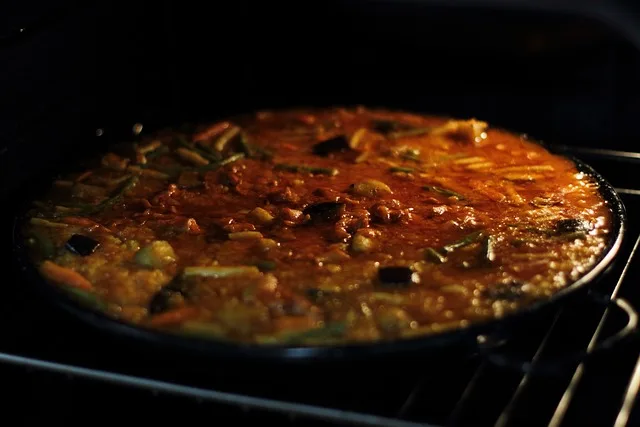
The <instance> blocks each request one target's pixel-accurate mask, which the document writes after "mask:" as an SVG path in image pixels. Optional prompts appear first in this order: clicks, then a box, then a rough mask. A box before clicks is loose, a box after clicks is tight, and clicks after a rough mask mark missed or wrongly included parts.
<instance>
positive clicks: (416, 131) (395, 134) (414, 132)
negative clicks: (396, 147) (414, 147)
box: [387, 127, 432, 139]
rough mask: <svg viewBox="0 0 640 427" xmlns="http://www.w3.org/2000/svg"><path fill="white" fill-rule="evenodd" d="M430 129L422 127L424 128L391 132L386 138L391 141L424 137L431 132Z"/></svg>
mask: <svg viewBox="0 0 640 427" xmlns="http://www.w3.org/2000/svg"><path fill="white" fill-rule="evenodd" d="M431 130H432V128H430V127H424V128H414V129H408V130H400V131H397V132H391V133H389V134H388V135H387V136H388V137H389V138H391V139H399V138H407V137H411V136H421V135H426V134H428V133H429V132H431Z"/></svg>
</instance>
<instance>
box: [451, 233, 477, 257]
mask: <svg viewBox="0 0 640 427" xmlns="http://www.w3.org/2000/svg"><path fill="white" fill-rule="evenodd" d="M482 237H484V233H483V232H482V231H475V232H473V233H471V234H469V235H467V236H465V237H463V238H462V239H460V240H457V241H455V242H453V243H449V244H448V245H445V246H443V248H442V250H443V251H445V252H446V253H449V252H453V251H454V250H456V249H458V248H462V247H464V246H467V245H471V244H473V243H476V242H479V241H480V239H482Z"/></svg>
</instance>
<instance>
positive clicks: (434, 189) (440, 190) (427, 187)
mask: <svg viewBox="0 0 640 427" xmlns="http://www.w3.org/2000/svg"><path fill="white" fill-rule="evenodd" d="M422 189H423V190H427V191H432V192H434V193H438V194H442V195H443V196H447V197H452V196H453V197H457V198H458V199H460V200H466V198H465V197H464V196H463V195H462V194H460V193H456V192H455V191H451V190H447V189H446V188H442V187H436V186H434V185H423V186H422Z"/></svg>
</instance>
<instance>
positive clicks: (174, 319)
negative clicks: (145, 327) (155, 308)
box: [149, 307, 198, 326]
mask: <svg viewBox="0 0 640 427" xmlns="http://www.w3.org/2000/svg"><path fill="white" fill-rule="evenodd" d="M197 316H198V310H197V309H196V308H195V307H180V308H176V309H175V310H171V311H167V312H164V313H161V314H157V315H155V316H153V317H152V318H151V319H149V325H150V326H170V325H179V324H180V323H182V322H185V321H187V320H190V319H193V318H195V317H197Z"/></svg>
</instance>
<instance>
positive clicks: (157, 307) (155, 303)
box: [149, 276, 188, 314]
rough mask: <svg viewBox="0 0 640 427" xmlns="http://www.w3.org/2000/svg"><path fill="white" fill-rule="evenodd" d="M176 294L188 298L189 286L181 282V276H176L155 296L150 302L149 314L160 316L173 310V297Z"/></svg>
mask: <svg viewBox="0 0 640 427" xmlns="http://www.w3.org/2000/svg"><path fill="white" fill-rule="evenodd" d="M176 294H180V295H182V296H183V297H184V298H187V297H188V293H187V285H186V283H185V282H184V281H183V280H181V278H180V276H176V277H175V278H174V279H173V280H172V281H171V282H169V283H168V284H167V285H165V286H163V287H162V288H161V289H160V290H159V291H158V292H156V293H155V294H154V295H153V297H152V298H151V301H150V302H149V314H159V313H163V312H165V311H167V310H169V309H170V308H171V304H170V301H171V297H173V296H174V295H176Z"/></svg>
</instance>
